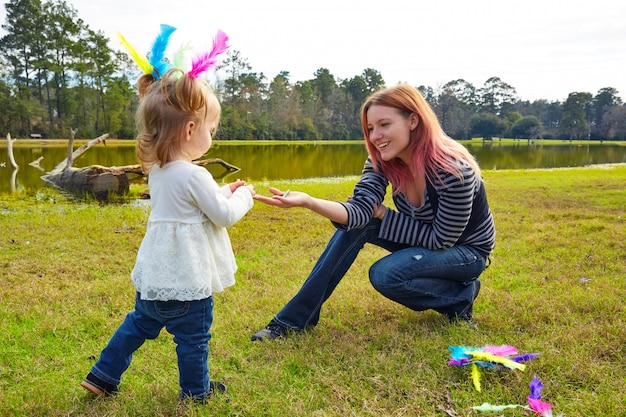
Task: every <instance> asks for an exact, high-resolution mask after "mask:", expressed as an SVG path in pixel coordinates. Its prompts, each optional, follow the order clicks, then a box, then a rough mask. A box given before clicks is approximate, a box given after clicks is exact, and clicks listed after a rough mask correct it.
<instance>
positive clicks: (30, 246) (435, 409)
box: [0, 165, 626, 417]
mask: <svg viewBox="0 0 626 417" xmlns="http://www.w3.org/2000/svg"><path fill="white" fill-rule="evenodd" d="M485 179H486V187H487V190H488V193H489V199H490V203H491V207H492V211H493V213H494V217H495V221H496V226H497V229H498V235H497V247H496V250H495V251H494V253H493V256H492V258H493V263H492V265H491V267H490V268H489V269H488V270H487V271H485V273H484V274H483V276H482V290H481V293H480V296H479V298H478V300H477V303H476V306H475V319H476V321H477V322H478V323H479V328H478V330H474V329H471V328H470V327H469V326H466V325H464V324H455V325H449V324H447V323H446V322H445V321H444V320H443V319H442V318H441V317H440V316H439V315H437V314H436V313H434V312H421V313H416V312H413V311H410V310H408V309H406V308H403V307H401V306H399V305H397V304H395V303H392V302H390V301H389V300H387V299H385V298H383V297H382V296H380V295H379V294H377V293H376V292H375V290H373V288H372V287H371V285H370V284H369V281H368V279H367V269H368V267H369V265H371V263H372V262H374V261H375V260H376V259H378V258H379V257H381V256H383V255H384V252H383V251H382V250H380V249H379V248H376V247H371V246H368V247H366V248H365V250H364V251H363V252H362V253H361V255H360V256H359V258H358V259H357V262H356V263H355V265H354V266H353V268H352V269H351V270H350V271H349V273H348V275H347V276H346V278H345V279H344V280H343V281H342V282H341V283H340V285H339V287H338V288H337V290H336V292H335V293H334V294H333V296H332V297H331V298H330V300H329V301H328V302H327V303H326V304H325V305H324V308H323V310H322V319H321V321H320V324H319V326H318V327H317V328H315V329H313V330H312V331H309V332H306V333H305V334H301V335H298V336H296V337H292V338H289V339H285V340H278V341H273V342H263V343H256V342H255V343H252V342H250V336H251V334H252V333H253V332H255V331H256V330H258V329H260V328H261V327H263V326H264V325H265V324H266V323H267V322H268V321H269V320H270V319H271V317H272V315H273V314H274V313H275V312H276V311H277V310H278V309H279V308H280V307H281V306H282V305H283V304H284V303H285V302H286V301H287V300H288V299H289V298H290V297H291V296H292V295H293V294H294V293H295V292H296V291H297V290H298V288H299V287H300V285H301V283H302V281H303V280H304V278H305V277H306V275H307V273H308V272H309V270H310V268H311V267H312V265H313V263H314V262H315V260H316V258H317V256H318V255H319V254H320V253H321V251H322V249H323V247H324V245H325V244H326V242H327V240H328V239H329V238H330V236H331V234H332V233H333V230H334V229H333V228H332V226H331V225H330V223H329V222H328V221H326V220H324V219H322V218H321V217H318V216H316V215H314V214H312V213H310V212H307V211H305V210H303V209H292V210H280V209H277V208H273V207H267V206H264V205H262V204H260V203H256V205H255V208H254V209H253V210H252V211H251V212H250V214H249V215H248V216H247V217H246V218H245V219H243V220H242V221H241V222H239V223H238V224H237V225H235V226H234V227H232V228H231V229H230V235H231V239H232V242H233V247H234V249H235V252H236V255H237V259H238V263H239V271H238V275H237V280H238V282H237V285H236V286H235V287H233V288H230V289H228V290H227V291H225V292H224V293H220V294H216V296H215V301H216V302H215V322H214V326H213V328H212V331H213V339H212V341H211V354H210V366H211V376H212V378H213V379H218V380H223V381H225V382H226V383H227V385H228V387H229V394H228V396H218V397H216V398H214V399H213V400H212V401H211V402H209V403H208V404H206V405H202V406H199V405H194V404H190V403H187V402H185V403H179V401H178V383H177V378H178V375H177V366H176V355H175V351H174V343H173V341H172V338H171V336H170V335H168V334H166V333H163V334H162V335H161V336H160V337H159V338H157V339H156V340H154V341H148V342H147V343H146V344H145V345H144V346H142V347H141V349H140V350H139V351H138V352H137V353H136V355H135V357H134V360H133V363H132V365H131V367H130V369H129V370H128V372H127V373H126V374H125V375H124V378H123V381H122V383H121V385H120V394H119V395H118V396H117V397H115V398H111V399H106V400H101V399H94V398H93V397H91V396H89V395H88V394H87V393H86V391H84V390H83V389H82V388H81V387H79V383H80V381H81V380H82V378H83V377H84V376H85V375H86V373H87V372H88V371H89V369H90V367H91V366H92V365H93V363H94V361H95V360H96V359H97V357H98V355H99V353H100V351H101V349H102V348H103V347H104V346H105V344H106V342H107V341H108V339H109V337H110V336H111V335H112V334H113V332H114V331H115V329H116V328H117V326H118V325H119V323H120V322H121V321H122V319H123V318H124V316H125V314H126V313H127V312H128V311H129V310H130V309H131V308H132V306H133V297H134V289H133V287H132V283H131V282H130V278H129V274H130V270H131V268H132V266H133V263H134V260H135V255H136V251H137V248H138V246H139V244H140V242H141V239H142V237H143V234H144V229H145V224H146V220H147V216H148V213H149V209H148V207H147V205H146V204H141V203H137V202H129V203H128V204H118V205H99V204H97V203H84V202H83V203H81V202H71V201H68V200H67V199H66V198H64V197H63V196H61V195H59V194H57V193H56V192H55V191H53V190H50V191H45V192H36V193H35V192H33V193H28V192H22V193H20V194H17V195H7V196H1V197H0V230H1V234H2V237H1V239H0V268H1V269H0V282H1V285H0V334H1V335H2V336H1V337H0V415H2V416H278V417H286V416H320V417H321V416H475V415H479V413H477V411H474V410H473V409H472V407H473V406H477V405H480V404H482V403H484V402H489V403H491V404H499V405H502V404H525V403H526V399H525V398H526V395H528V384H529V382H530V380H531V379H532V377H533V375H536V376H537V377H538V378H539V379H540V380H541V381H542V382H543V383H544V385H545V388H544V390H543V395H544V398H543V399H544V400H545V401H547V402H550V403H553V404H554V414H555V416H556V414H558V413H563V415H564V416H566V417H573V416H620V415H626V406H625V405H624V404H626V384H624V382H625V380H626V355H625V352H624V348H625V346H626V307H625V305H624V302H625V299H626V165H615V166H597V167H589V168H580V169H558V170H527V171H486V172H485ZM355 180H356V178H341V179H336V180H324V181H314V180H307V181H304V180H303V181H292V182H282V183H275V184H272V185H278V186H284V187H285V188H291V189H298V190H302V191H307V192H310V193H312V194H314V195H317V196H321V197H325V198H328V199H334V200H345V198H346V197H347V196H348V195H349V194H350V192H351V189H352V186H353V184H354V181H355ZM268 185H269V184H256V189H257V192H259V193H266V192H267V187H268ZM486 344H510V345H513V346H515V347H517V348H518V349H519V350H520V352H522V353H529V352H533V353H540V356H539V357H538V358H536V359H534V360H532V361H530V362H527V369H526V370H525V371H504V372H497V371H488V370H485V371H484V372H483V379H482V386H483V387H482V391H481V392H478V391H476V390H475V389H474V388H473V385H472V381H471V377H470V372H469V369H467V368H459V367H451V366H449V365H447V359H448V357H449V351H448V346H450V345H468V346H482V345H486ZM485 415H494V414H485ZM495 415H503V416H527V415H531V413H530V412H528V411H524V410H521V409H516V410H506V411H502V412H500V413H496V414H495Z"/></svg>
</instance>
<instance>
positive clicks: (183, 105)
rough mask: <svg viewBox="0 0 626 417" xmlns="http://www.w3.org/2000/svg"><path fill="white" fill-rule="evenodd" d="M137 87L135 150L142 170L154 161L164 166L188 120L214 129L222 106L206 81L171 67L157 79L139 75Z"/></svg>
mask: <svg viewBox="0 0 626 417" xmlns="http://www.w3.org/2000/svg"><path fill="white" fill-rule="evenodd" d="M137 88H138V90H139V98H140V104H139V108H138V109H137V114H136V117H135V121H136V124H137V129H138V134H137V144H136V149H135V153H136V155H137V159H139V163H140V164H141V169H142V171H143V172H144V173H146V174H147V173H149V172H150V170H151V169H152V166H153V165H155V164H158V165H160V166H161V167H162V166H164V165H165V164H167V163H168V162H170V161H171V160H172V159H173V156H174V155H176V154H178V152H179V151H180V140H181V138H182V137H183V135H184V128H185V125H186V124H187V123H188V122H194V123H195V124H198V125H203V124H204V123H209V124H210V126H213V131H214V130H215V129H216V128H217V125H218V123H219V120H220V116H221V106H220V104H219V101H218V100H217V97H216V96H215V94H214V93H213V91H212V90H211V87H209V85H208V84H207V83H206V81H204V80H201V79H198V78H195V77H191V76H189V75H187V74H185V73H184V72H183V71H182V70H180V69H177V68H173V69H171V70H169V71H167V72H166V73H165V74H164V75H163V76H162V77H161V78H160V79H159V80H156V79H155V78H154V77H153V76H152V75H151V74H144V75H142V76H141V77H140V78H139V80H138V81H137Z"/></svg>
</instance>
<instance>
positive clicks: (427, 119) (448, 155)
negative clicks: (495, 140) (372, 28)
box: [361, 84, 481, 193]
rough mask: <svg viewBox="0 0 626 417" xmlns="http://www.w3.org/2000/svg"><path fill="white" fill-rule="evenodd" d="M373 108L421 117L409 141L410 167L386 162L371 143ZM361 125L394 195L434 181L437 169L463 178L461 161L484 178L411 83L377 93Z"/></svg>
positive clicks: (397, 161)
mask: <svg viewBox="0 0 626 417" xmlns="http://www.w3.org/2000/svg"><path fill="white" fill-rule="evenodd" d="M373 105H378V106H386V107H392V108H395V109H397V110H398V111H399V112H400V113H401V114H402V115H403V116H405V117H407V118H408V117H410V115H411V114H415V115H417V118H418V120H419V124H418V125H417V127H416V128H415V129H414V130H412V131H411V137H410V139H409V152H410V154H411V165H410V166H407V165H406V164H405V163H404V162H402V161H401V160H400V159H399V158H394V159H392V160H389V161H383V160H382V159H381V158H380V152H379V151H378V149H377V148H376V147H375V146H374V145H373V144H372V142H370V139H369V136H370V131H369V129H368V122H367V111H368V110H369V108H370V107H371V106H373ZM361 125H362V127H363V134H364V135H365V145H366V146H367V151H368V153H369V155H370V157H371V159H372V162H373V164H374V169H376V170H378V169H382V171H383V172H384V174H385V176H386V177H387V178H388V179H389V181H390V182H391V184H392V186H393V190H394V193H398V192H401V191H404V189H405V188H406V185H407V183H408V182H409V181H412V180H414V179H415V178H424V177H425V176H426V177H427V178H428V180H429V181H431V182H432V178H431V175H433V174H435V175H436V172H437V169H442V170H444V171H446V172H449V173H451V174H453V175H455V176H457V177H459V178H462V173H461V165H460V164H459V161H464V162H466V163H467V164H469V165H470V166H471V167H472V169H473V170H474V174H475V176H476V177H477V178H480V176H481V172H480V167H479V166H478V163H477V162H476V159H474V157H473V156H472V154H470V153H469V151H468V150H467V149H466V148H465V147H464V146H463V145H461V144H460V143H459V142H457V141H455V140H454V139H452V138H450V137H449V136H448V135H446V134H445V132H444V131H443V129H442V128H441V125H440V124H439V120H438V119H437V116H436V115H435V112H434V111H433V110H432V108H431V107H430V105H429V104H428V103H427V102H426V100H424V97H422V95H421V94H420V93H419V91H417V89H415V88H413V87H411V86H410V85H408V84H399V85H396V86H394V87H389V88H385V89H383V90H380V91H377V92H375V93H373V94H372V95H371V96H370V97H369V98H368V99H367V100H366V101H365V103H364V104H363V106H362V107H361ZM427 174H428V175H427Z"/></svg>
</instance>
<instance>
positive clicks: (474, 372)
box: [472, 363, 481, 392]
mask: <svg viewBox="0 0 626 417" xmlns="http://www.w3.org/2000/svg"><path fill="white" fill-rule="evenodd" d="M472 381H474V388H476V391H478V392H480V390H481V388H480V370H479V369H478V366H476V364H474V363H473V364H472Z"/></svg>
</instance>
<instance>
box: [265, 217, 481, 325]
mask: <svg viewBox="0 0 626 417" xmlns="http://www.w3.org/2000/svg"><path fill="white" fill-rule="evenodd" d="M380 224H381V222H380V220H377V219H373V220H372V221H371V222H370V223H369V224H368V225H367V226H366V227H364V228H362V229H352V230H350V231H347V232H346V231H342V230H337V231H336V232H335V234H334V235H333V237H332V238H331V239H330V241H329V242H328V245H327V246H326V249H325V250H324V252H323V253H322V255H321V256H320V258H319V259H318V260H317V263H316V264H315V266H314V267H313V270H312V271H311V273H310V274H309V276H308V278H307V279H306V281H305V282H304V284H303V285H302V287H301V288H300V290H299V291H298V293H297V294H296V295H295V296H294V297H293V298H292V299H291V300H290V301H289V302H288V303H287V304H286V305H285V306H284V307H283V308H282V310H280V312H278V314H277V315H276V316H275V317H274V320H275V321H276V322H278V323H279V324H280V325H282V326H284V327H286V328H288V329H291V330H293V331H301V330H304V329H306V328H307V327H310V326H315V325H316V324H317V323H318V321H319V318H320V311H321V308H322V304H323V303H324V301H326V300H327V299H328V297H330V295H331V294H332V292H333V291H334V289H335V287H336V286H337V284H339V281H341V279H342V278H343V277H344V275H345V274H346V272H347V271H348V269H349V268H350V266H351V265H352V263H353V262H354V260H355V259H356V257H357V255H358V253H359V252H360V250H361V249H362V248H363V247H364V246H365V244H366V243H372V244H374V245H377V246H380V247H382V248H384V249H386V250H388V251H390V252H391V253H390V254H389V255H387V256H385V257H383V258H382V259H380V260H378V261H377V262H375V263H374V264H373V265H372V266H371V267H370V270H369V279H370V282H371V283H372V285H373V286H374V288H375V289H376V290H377V291H378V292H380V293H381V294H382V295H384V296H385V297H387V298H389V299H391V300H393V301H396V302H398V303H400V304H402V305H404V306H406V307H408V308H410V309H412V310H415V311H422V310H428V309H433V310H435V311H438V312H440V313H450V312H453V311H457V310H460V309H462V308H463V307H464V306H467V305H469V304H471V303H472V302H473V301H474V298H475V291H476V290H475V286H476V285H477V280H478V277H479V276H480V274H481V273H482V272H483V270H484V269H485V267H486V262H487V258H486V257H485V256H484V255H482V254H481V253H480V252H479V251H477V250H476V249H475V248H473V247H471V246H462V245H460V246H454V247H452V248H450V249H446V250H429V249H425V248H423V247H411V246H408V245H405V244H399V243H395V242H390V241H388V240H384V239H380V238H378V231H379V229H380Z"/></svg>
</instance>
